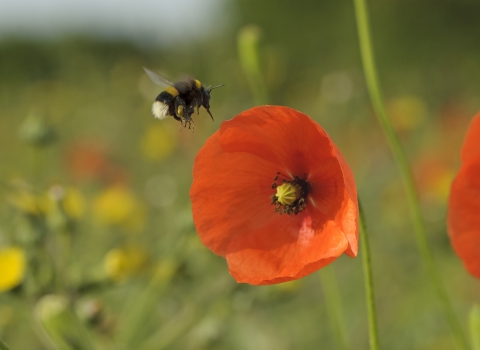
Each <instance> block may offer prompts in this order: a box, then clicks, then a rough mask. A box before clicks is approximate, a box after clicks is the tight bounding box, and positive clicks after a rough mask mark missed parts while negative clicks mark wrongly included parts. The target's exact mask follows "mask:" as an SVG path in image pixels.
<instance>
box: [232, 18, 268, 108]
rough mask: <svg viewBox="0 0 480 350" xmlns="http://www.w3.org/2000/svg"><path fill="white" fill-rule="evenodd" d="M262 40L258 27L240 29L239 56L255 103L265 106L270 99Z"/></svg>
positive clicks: (251, 26)
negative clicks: (263, 66) (262, 54)
mask: <svg viewBox="0 0 480 350" xmlns="http://www.w3.org/2000/svg"><path fill="white" fill-rule="evenodd" d="M260 38H261V31H260V28H258V27H257V26H254V25H248V26H245V27H243V28H242V29H240V32H239V33H238V54H239V58H240V64H241V65H242V68H243V71H244V72H245V75H246V77H247V79H248V83H249V85H250V89H251V91H252V94H253V98H254V99H255V102H256V103H257V104H259V105H265V104H268V101H269V98H268V92H267V88H266V86H265V81H264V78H263V75H262V68H261V63H260V61H261V59H260V52H259V51H260V50H259V44H260Z"/></svg>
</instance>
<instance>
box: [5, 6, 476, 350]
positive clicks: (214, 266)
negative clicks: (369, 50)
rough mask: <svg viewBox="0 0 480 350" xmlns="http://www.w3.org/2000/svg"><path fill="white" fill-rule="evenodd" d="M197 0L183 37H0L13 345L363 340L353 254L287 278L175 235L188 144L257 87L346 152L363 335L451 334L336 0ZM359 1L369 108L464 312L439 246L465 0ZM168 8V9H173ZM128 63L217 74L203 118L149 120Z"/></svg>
mask: <svg viewBox="0 0 480 350" xmlns="http://www.w3.org/2000/svg"><path fill="white" fill-rule="evenodd" d="M208 4H209V5H208V6H209V9H210V8H213V9H215V16H214V17H213V18H210V23H209V25H208V30H205V32H204V33H203V34H202V35H195V29H194V28H193V27H194V26H193V27H192V29H189V30H187V31H185V30H184V31H182V32H180V34H179V32H175V31H174V28H173V27H174V26H172V32H169V31H168V30H162V31H159V32H158V34H157V36H155V37H149V36H146V37H145V38H143V39H141V38H139V37H134V36H132V37H134V38H133V39H132V37H130V36H128V35H126V36H124V37H122V36H116V37H113V36H108V35H107V36H105V35H103V34H102V32H101V30H99V31H98V33H96V32H95V31H94V30H93V31H90V32H89V33H88V35H87V34H72V33H68V34H62V33H61V32H60V33H56V35H55V36H53V37H51V36H45V37H38V36H29V35H26V34H23V35H21V36H19V35H14V34H11V35H2V36H1V37H0V160H1V166H0V180H1V187H0V189H1V192H0V197H1V201H0V338H2V339H3V340H4V341H5V342H6V343H7V344H9V345H10V346H11V348H12V349H32V350H35V349H55V346H54V345H53V343H55V344H56V346H57V347H58V348H59V349H87V348H89V346H90V345H88V343H89V342H90V343H91V344H94V345H93V348H96V349H155V350H156V349H239V350H240V349H262V350H263V349H275V350H277V349H367V348H368V330H367V314H366V307H365V302H364V299H365V296H364V286H363V273H362V267H361V259H360V258H357V259H350V258H348V257H341V258H339V259H338V260H337V261H335V262H334V263H333V264H332V265H331V266H330V267H328V268H326V269H324V270H322V271H320V272H317V273H314V274H312V275H310V276H308V277H306V278H304V279H302V280H299V281H295V282H290V283H286V284H281V285H274V286H262V287H253V286H248V285H239V284H237V283H236V282H235V281H234V280H233V279H232V278H231V277H230V276H229V274H228V269H227V266H226V262H225V261H224V259H222V258H220V257H217V256H215V255H214V254H213V253H211V252H210V251H208V250H207V249H206V248H204V247H203V246H202V245H201V243H200V241H199V239H198V237H197V235H196V233H195V228H194V225H193V222H192V216H191V207H190V201H189V195H188V191H189V187H190V184H191V181H192V176H191V170H192V164H193V160H194V157H195V155H196V153H197V152H198V150H199V149H200V148H201V147H202V145H203V143H204V142H205V140H206V139H207V138H208V137H209V136H210V135H211V134H212V133H213V132H215V130H217V129H218V127H219V125H220V124H221V122H222V121H224V120H228V119H231V118H233V117H234V116H235V115H236V114H238V113H240V112H241V111H243V110H246V109H249V108H251V107H253V106H254V105H257V104H259V103H266V102H268V103H270V104H279V105H285V106H289V107H292V108H295V109H297V110H299V111H301V112H304V113H306V114H308V115H310V116H311V117H312V118H314V119H315V120H316V121H318V122H319V123H320V124H321V125H322V126H323V127H324V128H325V129H326V130H327V132H328V133H329V134H330V136H331V137H332V138H333V140H334V141H335V142H336V144H337V145H338V146H339V148H340V150H341V151H342V153H343V154H344V156H345V158H346V160H347V161H348V162H349V164H350V166H351V167H352V169H353V172H354V174H355V176H356V180H357V186H358V190H359V196H360V197H361V199H362V201H363V206H364V208H365V212H366V218H367V225H368V227H369V231H370V236H371V244H372V249H371V250H372V260H373V268H374V278H375V290H376V298H377V303H378V304H377V307H378V321H379V335H380V344H381V346H382V348H384V349H452V348H454V343H453V337H452V335H451V332H450V329H449V327H448V324H447V322H446V320H445V317H444V315H443V312H442V310H441V308H440V303H439V301H438V300H437V297H436V295H435V294H434V290H433V288H432V286H431V284H430V282H429V279H428V276H427V275H426V273H425V269H424V268H423V266H422V264H421V259H420V255H419V252H418V249H417V246H416V244H415V238H414V235H413V232H412V227H411V223H410V217H409V212H408V210H407V208H406V198H405V193H404V190H403V187H402V184H401V182H400V179H399V174H398V170H397V167H396V165H395V164H394V163H393V161H392V156H391V154H390V152H389V150H388V147H387V144H386V142H385V139H384V137H383V135H382V133H381V130H380V129H379V127H378V125H377V123H376V119H375V116H374V114H373V112H372V108H371V105H370V101H369V97H368V94H367V91H366V87H365V82H364V77H363V73H362V67H361V60H360V55H359V50H358V40H357V33H356V24H355V17H354V11H353V4H352V2H350V1H334V0H326V1H303V2H292V1H273V0H263V1H253V0H242V1H240V0H237V1H235V0H225V1H218V2H217V3H215V2H209V3H208ZM160 6H161V7H163V6H165V9H167V5H166V4H165V3H162V2H161V3H160ZM205 6H207V3H205ZM369 8H370V17H371V26H372V28H371V29H372V34H373V43H374V48H375V53H376V60H377V64H378V71H379V74H380V80H381V84H382V86H383V89H384V97H385V102H386V105H387V109H388V111H389V113H390V116H391V118H392V120H393V123H394V125H395V128H396V130H397V131H398V133H399V134H400V137H401V140H402V143H403V145H404V146H405V148H406V150H407V154H408V158H409V160H410V163H411V165H412V167H413V170H414V174H415V178H416V180H417V183H418V186H419V188H420V194H421V200H422V206H423V212H424V216H425V219H426V222H427V229H428V233H429V239H430V242H431V244H432V248H433V250H434V256H435V260H436V262H437V265H438V267H439V270H440V272H441V277H442V279H443V281H444V283H445V284H446V286H447V290H448V292H449V294H450V296H451V298H452V300H453V304H454V306H455V308H456V310H457V313H458V316H459V318H460V319H461V321H462V324H463V326H464V328H465V329H466V328H467V323H466V322H467V316H468V312H469V310H470V308H471V306H472V304H473V302H475V301H478V295H479V292H480V285H479V284H478V281H475V280H474V279H473V278H472V277H471V276H469V275H468V273H467V272H466V271H465V270H464V269H463V267H462V264H461V262H460V261H459V259H458V258H457V257H456V256H455V255H454V253H453V251H452V249H451V247H450V244H449V240H448V235H447V232H446V227H445V214H446V202H447V198H448V192H449V186H450V182H451V180H452V178H453V176H454V175H455V172H456V170H457V169H458V166H459V151H460V147H461V142H462V139H463V135H464V133H465V131H466V128H467V126H468V123H469V120H470V118H471V117H472V116H473V115H474V114H475V113H476V112H477V111H478V110H479V106H480V95H479V91H480V46H479V45H478V38H479V37H480V22H479V21H478V18H477V17H478V16H476V14H478V13H480V4H479V3H478V2H474V1H426V0H421V1H407V0H403V1H401V0H395V1H388V2H385V1H380V0H372V1H369ZM144 10H145V11H150V9H148V8H145V9H144ZM168 10H169V11H172V14H171V16H172V17H174V18H177V21H176V22H177V23H178V24H179V26H181V25H182V22H181V18H182V16H181V13H182V11H188V7H186V8H175V10H173V9H171V8H170V7H168ZM212 11H213V10H212ZM202 23H203V22H202ZM198 25H199V26H200V25H204V24H201V23H200V22H199V24H198ZM151 26H153V27H155V23H151ZM189 28H190V27H189ZM66 33H67V32H66ZM242 33H243V34H242ZM242 35H243V36H242ZM245 35H253V37H254V39H258V53H259V57H260V64H259V67H258V68H259V69H258V72H257V73H260V74H259V76H255V77H253V78H251V77H250V79H249V77H248V75H247V74H246V73H245V70H244V69H243V68H242V67H245V66H242V62H241V60H240V57H241V55H239V52H238V47H239V43H238V38H239V36H241V37H243V38H245ZM247 39H248V38H247ZM240 47H242V46H241V45H240ZM142 66H145V67H148V68H150V69H152V70H156V71H158V72H161V73H162V74H164V75H165V76H166V77H168V78H170V79H171V80H175V79H177V78H179V77H181V76H182V74H190V75H192V76H194V77H196V78H198V79H200V80H201V81H202V82H203V83H204V84H206V85H218V84H221V83H225V87H222V88H221V89H217V90H215V91H213V92H212V100H211V112H212V114H213V116H214V117H215V121H214V122H212V121H211V119H210V117H209V116H208V114H207V113H206V112H205V111H204V110H202V111H201V112H200V115H194V116H193V118H194V121H195V131H194V132H193V133H192V132H191V131H189V130H188V129H184V128H181V129H179V126H180V125H179V123H178V122H177V121H175V120H173V119H172V118H170V119H167V120H163V121H159V120H155V119H154V118H153V116H152V115H151V104H152V102H153V100H154V99H155V97H156V96H157V95H158V94H159V93H160V91H161V90H162V89H161V88H160V87H158V86H155V85H154V84H153V83H152V82H151V81H150V80H149V79H148V77H147V75H146V74H145V73H144V71H143V69H142ZM252 84H253V89H252ZM256 89H257V90H256ZM259 91H260V92H259ZM2 274H3V277H2ZM10 275H11V278H10V277H8V276H10ZM16 276H17V277H16ZM2 284H3V285H2ZM45 295H50V296H49V297H47V298H45ZM52 295H53V296H52ZM332 295H333V299H335V296H336V297H338V296H339V297H340V299H341V302H342V307H341V310H339V309H338V308H337V307H336V305H337V304H332ZM326 296H327V297H326ZM337 306H338V305H337ZM338 316H339V318H340V320H341V322H342V323H343V325H344V326H343V328H342V327H340V328H338V327H337V326H335V322H337V321H336V320H338ZM332 320H333V322H332ZM339 329H340V330H339ZM342 329H343V331H342ZM88 339H89V340H88Z"/></svg>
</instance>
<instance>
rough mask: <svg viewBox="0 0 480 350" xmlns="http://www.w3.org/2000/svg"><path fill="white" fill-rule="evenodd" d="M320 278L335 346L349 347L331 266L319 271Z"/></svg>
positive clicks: (340, 347) (335, 280) (340, 301)
mask: <svg viewBox="0 0 480 350" xmlns="http://www.w3.org/2000/svg"><path fill="white" fill-rule="evenodd" d="M320 279H321V281H322V288H323V294H324V295H325V306H326V308H327V313H328V318H329V319H330V324H331V326H332V328H333V333H334V335H335V338H336V341H337V348H338V349H344V350H346V349H350V345H349V342H348V336H347V331H346V329H345V321H344V318H343V315H344V314H343V310H342V300H341V298H340V291H339V289H338V283H337V278H336V277H335V272H334V271H333V268H332V266H326V267H324V268H323V269H322V270H321V271H320Z"/></svg>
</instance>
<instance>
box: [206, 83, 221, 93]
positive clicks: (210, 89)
mask: <svg viewBox="0 0 480 350" xmlns="http://www.w3.org/2000/svg"><path fill="white" fill-rule="evenodd" d="M223 85H225V84H220V85H217V86H214V87H212V88H210V87H209V88H208V92H210V91H212V90H213V89H216V88H219V87H222V86H223Z"/></svg>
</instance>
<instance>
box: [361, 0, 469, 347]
mask: <svg viewBox="0 0 480 350" xmlns="http://www.w3.org/2000/svg"><path fill="white" fill-rule="evenodd" d="M353 2H354V4H355V16H356V20H357V29H358V36H359V42H360V51H361V55H362V61H363V70H364V73H365V79H366V83H367V87H368V91H369V94H370V99H371V101H372V105H373V107H374V109H375V113H376V115H377V118H378V121H379V123H380V125H381V127H382V129H383V132H384V133H385V136H386V138H387V141H388V144H389V146H390V149H391V151H392V153H393V156H394V158H395V161H396V163H397V165H398V167H399V170H400V173H401V177H402V181H403V183H404V186H405V188H406V191H407V197H408V204H409V207H410V214H411V216H412V220H413V228H414V232H415V236H416V240H417V244H418V247H419V249H420V252H421V255H422V259H423V263H424V265H425V267H426V269H427V272H428V274H429V275H430V279H431V280H432V283H433V285H434V287H435V291H436V293H437V294H438V297H439V299H440V301H441V304H442V307H443V309H444V312H445V315H446V317H447V319H448V322H449V324H450V327H451V329H452V332H453V333H454V335H455V339H456V342H457V346H458V347H459V348H460V349H466V348H467V339H466V337H465V334H464V332H463V330H462V327H461V326H460V323H459V321H458V319H457V317H456V315H455V312H454V310H453V307H452V304H451V302H450V300H449V298H448V295H447V292H446V290H445V287H444V285H443V283H442V282H441V280H440V277H439V274H438V272H437V269H436V267H435V263H434V261H433V256H432V252H431V249H430V246H429V243H428V239H427V235H426V231H425V224H424V222H423V218H422V214H421V210H420V202H419V199H418V193H417V190H416V187H415V183H414V180H413V176H412V173H411V171H410V167H409V164H408V161H407V157H406V156H405V152H404V151H403V149H402V146H401V145H400V141H399V139H398V137H397V135H396V133H395V131H394V129H393V126H392V123H391V122H390V119H389V117H388V115H387V112H386V110H385V106H384V104H383V100H382V94H381V90H380V85H379V83H378V78H377V71H376V68H375V60H374V56H373V49H372V43H371V39H370V38H371V36H370V29H369V22H368V12H367V6H366V0H354V1H353Z"/></svg>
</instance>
